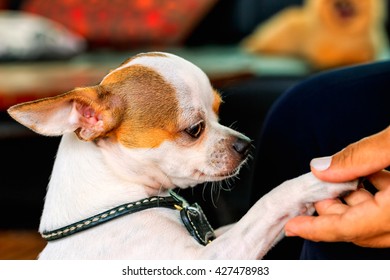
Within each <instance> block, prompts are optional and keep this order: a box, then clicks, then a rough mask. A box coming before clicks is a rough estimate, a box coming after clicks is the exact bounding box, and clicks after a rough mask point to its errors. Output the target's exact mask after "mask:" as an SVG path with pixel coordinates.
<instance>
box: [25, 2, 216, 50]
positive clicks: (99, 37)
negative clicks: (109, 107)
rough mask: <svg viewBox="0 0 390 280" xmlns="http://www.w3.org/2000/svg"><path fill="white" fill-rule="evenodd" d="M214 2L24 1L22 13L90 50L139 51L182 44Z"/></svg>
mask: <svg viewBox="0 0 390 280" xmlns="http://www.w3.org/2000/svg"><path fill="white" fill-rule="evenodd" d="M216 2H217V0H180V1H177V0H131V1H129V0H110V1H108V0H99V1H96V0H84V1H69V0H25V1H24V2H23V5H22V7H21V8H22V9H23V10H24V11H28V12H31V13H36V14H39V15H42V16H45V17H47V18H50V19H52V20H55V21H57V22H60V23H61V24H63V25H65V26H66V27H67V28H69V29H70V30H72V31H74V32H77V33H78V34H81V35H82V36H83V37H85V38H86V39H87V41H88V43H89V46H90V47H91V48H94V47H110V48H120V49H129V48H139V47H144V46H148V47H150V46H151V47H154V46H156V45H157V46H161V45H162V46H166V45H176V44H180V43H182V42H183V41H184V39H185V38H186V37H187V36H188V35H189V34H190V32H191V31H192V30H193V28H194V27H195V26H196V24H198V22H199V21H200V20H201V19H202V18H203V16H204V15H205V14H206V13H207V12H208V11H209V10H210V9H211V7H212V6H213V5H214V4H215V3H216Z"/></svg>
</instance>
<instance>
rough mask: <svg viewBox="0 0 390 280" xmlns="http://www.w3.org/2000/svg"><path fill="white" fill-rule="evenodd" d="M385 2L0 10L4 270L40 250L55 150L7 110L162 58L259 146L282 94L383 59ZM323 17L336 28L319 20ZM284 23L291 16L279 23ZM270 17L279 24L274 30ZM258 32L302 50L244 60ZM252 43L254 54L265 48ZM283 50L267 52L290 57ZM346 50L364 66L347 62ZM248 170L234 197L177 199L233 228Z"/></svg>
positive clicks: (186, 1) (22, 5) (243, 204)
mask: <svg viewBox="0 0 390 280" xmlns="http://www.w3.org/2000/svg"><path fill="white" fill-rule="evenodd" d="M386 2H387V1H385V0H308V1H299V0H279V1H272V0H180V1H174V0H133V1H125V0H110V1H108V0H83V1H81V0H19V1H11V0H8V1H7V0H0V155H1V158H2V167H0V212H1V213H2V217H1V219H0V259H35V258H36V256H37V254H38V252H39V251H40V250H41V249H42V248H43V246H44V245H45V242H44V241H43V240H42V239H41V238H40V236H39V234H38V233H37V228H38V225H39V219H40V214H41V211H42V208H43V202H44V197H45V193H46V187H47V183H48V180H49V177H50V172H51V168H52V165H53V161H54V158H55V154H56V150H57V147H58V143H59V140H60V138H57V137H53V138H49V137H42V136H39V135H36V134H34V133H32V132H30V131H29V130H27V129H25V128H24V127H22V126H21V125H19V124H17V123H16V122H14V121H13V120H12V119H11V118H10V117H9V116H8V115H7V113H6V110H7V108H9V106H12V105H14V104H16V103H19V102H23V101H29V100H33V99H36V98H41V97H47V96H52V95H57V94H60V93H63V92H66V91H69V90H71V89H73V88H74V87H81V86H90V85H94V84H97V83H99V82H100V80H101V79H102V77H103V76H104V75H105V74H106V73H107V72H108V71H110V70H111V69H114V68H116V67H117V66H118V65H119V64H120V63H121V62H122V61H124V60H125V59H126V58H128V57H130V56H132V55H134V54H136V53H139V52H145V51H154V50H157V51H167V52H172V53H175V54H177V55H179V56H182V57H183V58H185V59H188V60H190V61H191V62H193V63H194V64H196V65H198V66H199V67H200V68H202V69H203V70H204V71H205V72H206V73H207V74H208V76H209V77H210V80H211V82H212V84H213V85H214V87H215V88H217V89H218V90H219V91H220V92H221V93H222V95H223V97H224V100H225V103H224V104H223V105H222V108H221V122H222V123H224V124H226V125H231V124H233V123H234V128H236V129H238V130H240V131H242V132H244V133H245V134H246V135H248V136H249V137H251V138H252V139H253V140H254V145H255V146H256V141H257V140H258V135H259V131H260V129H261V125H262V121H263V119H264V117H265V116H266V114H267V111H268V109H269V108H270V106H271V105H272V104H273V103H274V101H275V100H277V98H278V97H279V96H280V95H281V94H282V93H283V92H284V91H285V90H286V89H288V88H289V87H291V86H293V85H295V84H296V83H298V82H299V81H301V80H302V79H305V78H307V77H308V76H310V75H313V74H315V73H318V72H321V71H328V70H331V69H334V68H338V67H347V66H351V65H355V64H361V63H370V62H373V61H377V60H386V59H388V48H387V38H388V30H389V28H388V26H389V25H388V21H387V17H386V16H387V7H386V5H385V4H386ZM313 3H314V4H313ZM313 7H314V8H313ZM286 9H287V10H286ZM289 9H291V10H289ZM322 10H325V11H327V10H329V13H330V14H332V16H331V17H327V16H325V17H323V16H322V12H321V11H322ZM285 11H295V12H293V14H294V16H293V17H290V16H289V15H287V14H286V13H285V14H280V13H281V12H285ZM296 11H299V12H296ZM276 15H282V16H279V17H278V19H277V22H276V21H273V22H271V24H270V23H269V20H270V19H273V18H274V17H275V16H276ZM329 21H330V22H329ZM356 22H357V23H356ZM296 24H297V25H298V26H299V28H295V27H294V26H296ZM334 25H337V27H336V29H334ZM355 25H356V26H357V27H356V28H353V30H352V32H351V31H350V29H351V28H350V26H355ZM259 26H260V27H261V26H267V30H266V31H264V32H268V33H271V34H276V35H277V34H278V33H277V32H278V31H280V30H281V29H283V28H286V30H287V31H286V32H287V33H288V34H290V35H292V37H293V38H299V42H300V43H299V45H298V46H295V49H294V51H291V50H290V51H284V50H275V49H272V48H271V49H269V48H267V47H264V48H261V47H259V48H257V49H256V48H251V49H249V48H247V47H246V46H245V45H243V44H242V42H243V40H244V39H246V38H248V36H252V35H254V34H257V33H256V32H260V33H261V32H262V30H261V29H258V27H259ZM328 26H329V27H328ZM290 27H291V30H295V32H296V34H295V33H293V31H290V29H289V28H290ZM313 28H314V29H313ZM316 28H318V29H316ZM309 29H310V30H311V31H310V32H314V33H310V32H309V31H306V30H309ZM258 30H260V31H258ZM274 30H275V31H274ZM313 30H314V31H313ZM260 33H258V36H259V37H258V38H257V37H256V36H255V37H256V38H255V39H254V41H253V40H252V41H253V42H252V43H253V44H256V42H257V41H256V40H257V39H258V40H267V38H268V37H267V35H266V34H265V35H264V36H263V37H264V38H265V39H264V38H263V37H262V35H263V34H260ZM310 34H317V35H318V34H319V35H320V36H319V37H320V39H319V40H318V42H316V44H319V45H320V47H318V48H310V49H308V48H307V46H308V45H310V44H311V45H313V44H314V43H313V44H312V40H311V39H312V37H311V36H310ZM333 34H334V36H335V37H334V38H336V39H334V40H329V38H333V37H332V36H333ZM340 34H341V35H340ZM322 35H323V36H322ZM325 36H327V38H328V40H327V41H321V38H323V37H325ZM340 36H341V37H340ZM283 37H284V35H283V34H282V35H281V37H280V38H283ZM280 38H276V41H275V42H276V43H275V42H271V45H272V44H274V45H276V46H280V45H285V46H288V44H289V43H288V42H284V41H278V40H279V39H280ZM339 38H342V40H340V39H339ZM356 38H358V39H356ZM362 38H363V39H362ZM252 39H253V38H252ZM355 39H356V40H355ZM329 41H331V42H332V43H329ZM333 44H334V45H333ZM341 45H348V47H347V48H346V49H345V50H346V51H344V53H345V56H344V55H343V54H344V53H343V51H341V55H338V56H337V57H336V58H334V57H333V58H332V59H333V61H332V63H331V64H330V63H327V61H326V59H323V60H325V61H322V64H318V63H317V62H316V61H314V59H313V57H315V56H319V57H321V58H324V57H326V56H325V53H328V51H329V50H334V49H337V48H338V47H339V46H341ZM316 46H317V45H316ZM313 49H314V51H312V50H313ZM360 49H362V51H360ZM353 50H357V52H358V53H366V51H367V53H368V55H366V56H363V57H362V58H361V57H359V58H358V59H356V60H354V59H350V58H349V57H350V53H351V52H353ZM313 52H315V54H314V55H313ZM347 57H348V58H347ZM323 65H325V66H324V67H322V66H323ZM254 99H256V100H257V101H259V100H260V102H255V103H254V102H251V100H254ZM251 167H252V162H250V163H249V164H248V166H247V167H246V168H245V169H244V170H243V171H242V172H241V175H240V178H241V179H236V180H235V181H234V182H233V183H232V184H231V186H229V188H232V192H230V191H222V192H221V193H220V194H219V193H218V192H216V193H213V192H212V191H211V190H208V189H207V186H206V187H205V190H203V187H200V188H198V189H199V190H194V191H189V192H187V193H186V192H183V193H182V194H183V195H184V196H185V197H186V198H187V199H188V200H190V201H191V200H194V201H197V202H198V203H199V204H201V205H202V207H203V208H204V209H207V210H205V212H206V213H209V215H208V216H209V219H210V220H211V223H212V225H213V226H214V227H217V226H220V225H223V224H226V223H229V222H232V221H235V220H237V219H238V218H239V217H240V216H241V215H242V214H243V213H245V212H246V211H247V209H248V208H249V207H250V202H249V201H250V198H249V196H250V189H251V187H252V186H251V178H252V175H253V170H252V169H251ZM210 192H211V194H210ZM297 254H298V255H299V252H297ZM289 257H290V256H286V257H284V258H289ZM294 257H295V255H291V258H294Z"/></svg>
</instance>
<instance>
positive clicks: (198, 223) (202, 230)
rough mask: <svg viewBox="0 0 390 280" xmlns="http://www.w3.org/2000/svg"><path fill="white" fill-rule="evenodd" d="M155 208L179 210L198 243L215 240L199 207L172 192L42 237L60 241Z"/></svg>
mask: <svg viewBox="0 0 390 280" xmlns="http://www.w3.org/2000/svg"><path fill="white" fill-rule="evenodd" d="M155 207H164V208H170V209H174V210H179V211H180V216H181V219H182V221H183V223H184V225H185V227H186V228H187V230H188V231H189V233H190V234H191V235H192V236H193V237H194V238H195V239H196V240H197V241H198V242H199V243H201V244H203V245H206V244H208V243H209V242H211V240H213V239H215V235H214V231H213V229H212V227H211V226H210V224H209V222H208V221H207V218H206V216H205V215H204V213H203V211H202V209H201V208H200V206H199V205H198V204H196V203H195V204H193V205H189V204H188V203H187V201H186V200H185V199H184V198H182V197H180V196H179V195H177V194H176V193H174V192H173V191H170V196H166V197H161V196H152V197H149V198H145V199H141V200H138V201H134V202H131V203H126V204H122V205H119V206H117V207H115V208H112V209H110V210H107V211H105V212H102V213H100V214H97V215H95V216H92V217H89V218H87V219H84V220H82V221H79V222H76V223H73V224H70V225H68V226H65V227H62V228H58V229H55V230H52V231H44V232H43V233H42V237H43V238H44V239H46V240H47V241H53V240H57V239H61V238H64V237H67V236H70V235H72V234H75V233H78V232H81V231H83V230H86V229H89V228H92V227H95V226H97V225H100V224H103V223H105V222H108V221H111V220H113V219H116V218H119V217H122V216H124V215H127V214H131V213H135V212H139V211H142V210H145V209H150V208H155Z"/></svg>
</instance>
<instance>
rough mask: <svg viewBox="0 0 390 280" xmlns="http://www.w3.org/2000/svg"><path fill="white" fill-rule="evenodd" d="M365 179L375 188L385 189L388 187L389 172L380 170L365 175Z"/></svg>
mask: <svg viewBox="0 0 390 280" xmlns="http://www.w3.org/2000/svg"><path fill="white" fill-rule="evenodd" d="M367 179H368V180H369V181H370V182H371V184H373V185H374V186H375V188H376V189H377V190H385V189H388V188H390V172H389V171H387V170H381V171H379V172H377V173H374V174H372V175H370V176H368V177H367Z"/></svg>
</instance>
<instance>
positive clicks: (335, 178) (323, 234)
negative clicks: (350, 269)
mask: <svg viewBox="0 0 390 280" xmlns="http://www.w3.org/2000/svg"><path fill="white" fill-rule="evenodd" d="M389 165H390V127H388V128H387V129H385V130H383V131H382V132H380V133H378V134H375V135H373V136H370V137H367V138H364V139H362V140H360V141H358V142H356V143H354V144H351V145H349V146H348V147H347V148H345V149H344V150H342V151H340V152H338V153H337V154H335V155H334V156H332V157H326V158H319V159H314V160H313V161H312V162H311V167H312V172H313V173H314V174H315V175H316V176H317V177H318V178H319V179H321V180H324V181H330V182H343V181H348V180H353V179H356V178H359V177H363V176H364V177H366V178H367V179H368V180H370V181H371V183H372V184H373V185H374V186H375V187H376V188H377V189H378V192H377V193H376V194H375V195H372V194H371V193H369V192H367V191H366V190H364V189H359V190H357V191H355V192H353V193H351V194H350V195H349V196H347V197H345V198H344V200H345V202H346V204H343V203H342V202H341V201H340V200H339V199H329V200H325V201H321V202H317V203H316V204H315V207H316V210H317V212H318V214H319V216H318V217H302V216H301V217H296V218H293V219H291V220H290V221H289V222H288V223H287V225H286V227H285V232H286V235H287V236H300V237H302V238H305V239H309V240H313V241H328V242H335V241H345V242H353V243H355V244H357V245H360V246H364V247H377V248H381V247H390V173H389V172H387V171H384V170H382V169H384V168H386V167H388V166H389Z"/></svg>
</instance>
